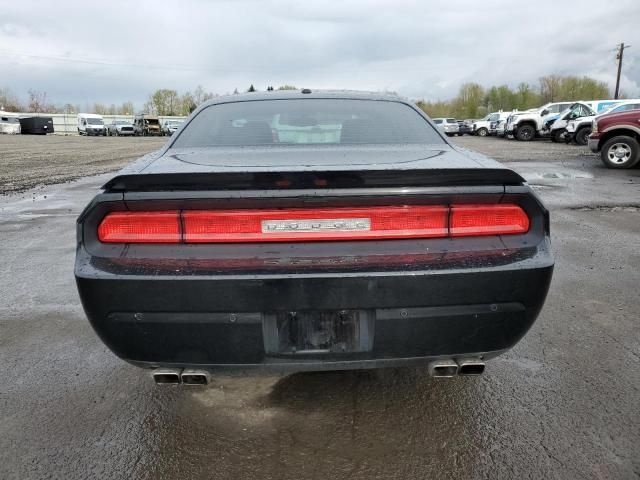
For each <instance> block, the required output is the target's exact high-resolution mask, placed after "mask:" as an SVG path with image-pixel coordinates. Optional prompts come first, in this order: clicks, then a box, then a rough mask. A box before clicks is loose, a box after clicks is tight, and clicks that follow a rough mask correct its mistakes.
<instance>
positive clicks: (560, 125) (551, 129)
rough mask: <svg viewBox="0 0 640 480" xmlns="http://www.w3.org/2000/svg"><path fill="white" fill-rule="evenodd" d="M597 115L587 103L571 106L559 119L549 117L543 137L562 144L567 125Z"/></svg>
mask: <svg viewBox="0 0 640 480" xmlns="http://www.w3.org/2000/svg"><path fill="white" fill-rule="evenodd" d="M593 115H595V112H594V111H593V110H592V108H591V107H590V106H589V104H588V103H586V102H576V103H573V104H571V106H569V108H567V109H566V110H563V111H562V112H561V113H560V115H558V116H557V117H552V116H551V115H549V116H548V117H547V120H546V121H545V123H544V125H543V127H542V131H541V135H542V136H548V137H549V138H551V141H553V142H556V143H557V142H561V141H563V140H564V137H565V132H566V131H567V124H568V123H569V122H570V121H572V120H576V119H578V118H584V117H589V116H593Z"/></svg>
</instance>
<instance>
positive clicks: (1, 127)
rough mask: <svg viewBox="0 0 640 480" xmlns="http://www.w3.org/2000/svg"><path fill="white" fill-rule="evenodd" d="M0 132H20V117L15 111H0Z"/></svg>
mask: <svg viewBox="0 0 640 480" xmlns="http://www.w3.org/2000/svg"><path fill="white" fill-rule="evenodd" d="M0 133H7V134H10V135H15V134H18V133H20V117H19V116H18V114H17V113H11V112H3V111H0Z"/></svg>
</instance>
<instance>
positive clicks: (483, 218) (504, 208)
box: [449, 205, 529, 237]
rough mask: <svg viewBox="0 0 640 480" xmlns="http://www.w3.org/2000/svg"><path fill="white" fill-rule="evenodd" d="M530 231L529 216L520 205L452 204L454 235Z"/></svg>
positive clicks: (451, 224) (451, 229)
mask: <svg viewBox="0 0 640 480" xmlns="http://www.w3.org/2000/svg"><path fill="white" fill-rule="evenodd" d="M528 231H529V217H528V216H527V214H526V213H525V212H524V210H522V208H520V207H519V206H518V205H452V206H451V220H450V224H449V234H450V235H451V236H452V237H463V236H480V235H505V234H514V233H526V232H528Z"/></svg>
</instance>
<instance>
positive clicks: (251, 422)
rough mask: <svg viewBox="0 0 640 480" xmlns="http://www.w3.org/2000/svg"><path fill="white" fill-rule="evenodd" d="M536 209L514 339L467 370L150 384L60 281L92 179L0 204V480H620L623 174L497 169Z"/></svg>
mask: <svg viewBox="0 0 640 480" xmlns="http://www.w3.org/2000/svg"><path fill="white" fill-rule="evenodd" d="M510 166H512V167H513V168H514V169H516V170H517V171H519V172H521V173H522V174H523V175H524V176H525V177H526V178H527V179H528V180H529V181H530V182H531V183H532V184H533V185H534V186H535V188H536V190H537V191H538V193H539V194H540V195H541V196H542V197H543V199H544V200H545V201H546V203H547V205H548V206H549V207H550V208H551V211H552V231H553V247H554V251H555V254H556V262H557V265H556V270H555V274H554V279H553V283H552V286H551V290H550V294H549V298H548V301H547V304H546V306H545V308H544V310H543V311H542V313H541V315H540V317H539V319H538V321H537V322H536V324H535V325H534V327H533V328H532V330H531V331H530V332H529V333H528V334H527V336H526V337H525V338H524V339H523V340H522V341H521V342H520V343H519V344H518V345H517V346H516V347H515V348H514V349H513V350H512V351H510V352H508V353H507V354H505V355H503V356H501V357H499V358H497V359H495V360H493V361H491V362H489V363H488V366H487V371H486V374H485V375H484V376H482V377H478V378H470V377H467V378H455V379H451V380H444V379H442V380H436V379H431V378H429V377H428V375H427V372H426V369H418V368H410V369H388V370H378V371H358V372H337V373H306V374H297V375H291V376H273V377H271V376H240V377H216V378H215V379H214V383H213V385H212V386H211V387H208V388H200V387H194V388H186V387H183V388H171V387H170V388H159V387H156V386H155V385H154V384H153V383H152V381H151V380H150V378H149V375H148V372H145V371H143V370H140V369H137V368H135V367H133V366H130V365H128V364H125V363H124V362H122V361H120V360H119V359H117V358H116V357H115V356H113V355H112V354H111V353H110V352H109V351H108V350H107V348H106V347H105V346H104V345H103V344H102V343H101V342H100V341H99V339H98V338H97V337H96V335H95V334H94V332H93V331H92V330H91V328H90V326H89V324H88V322H87V321H86V319H85V317H84V314H83V312H82V308H81V306H80V304H79V300H78V297H77V294H76V290H75V285H74V281H73V256H74V248H75V245H74V241H75V230H74V222H75V218H76V216H77V214H78V213H79V212H80V210H81V209H82V207H83V206H84V205H85V203H86V202H87V201H88V200H89V198H90V197H91V196H92V195H93V194H94V193H95V190H96V188H97V187H98V186H99V185H100V184H101V183H102V182H103V181H104V179H105V178H106V177H104V176H102V177H89V178H85V179H82V180H79V181H77V182H74V183H70V184H66V185H52V186H48V187H45V188H41V189H38V190H36V191H28V192H25V193H22V194H19V195H14V196H5V197H0V255H1V258H2V263H3V274H2V277H1V280H0V362H1V364H2V365H3V367H4V369H3V371H4V376H5V378H4V381H3V382H2V383H1V384H0V478H2V479H13V478H15V479H30V478H65V479H73V478H101V479H103V478H148V479H163V478H167V479H169V478H214V479H218V478H220V479H223V478H224V479H227V478H237V479H240V478H251V479H255V478H269V479H289V478H291V479H307V478H311V479H326V478H353V479H365V478H366V479H371V478H384V479H389V478H398V479H408V478H508V479H513V478H535V479H538V478H545V479H552V478H558V479H572V478H576V479H577V478H595V479H609V478H616V479H618V478H638V477H640V413H639V412H640V329H639V328H638V322H639V319H640V297H639V295H638V291H639V288H640V248H639V247H640V169H636V170H630V171H610V170H606V169H604V168H602V167H601V164H600V163H599V162H598V161H597V160H596V159H594V158H577V159H576V158H570V159H566V160H562V161H560V160H558V161H529V162H527V161H520V162H517V163H513V164H510Z"/></svg>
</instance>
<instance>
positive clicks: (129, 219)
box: [98, 211, 180, 243]
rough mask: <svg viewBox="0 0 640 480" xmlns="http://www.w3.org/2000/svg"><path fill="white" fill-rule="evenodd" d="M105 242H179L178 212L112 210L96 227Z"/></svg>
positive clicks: (99, 237) (101, 239)
mask: <svg viewBox="0 0 640 480" xmlns="http://www.w3.org/2000/svg"><path fill="white" fill-rule="evenodd" d="M98 239H99V240H100V241H101V242H105V243H179V242H180V212H178V211H171V212H113V213H109V214H108V215H107V216H106V217H104V220H102V223H100V226H99V227H98Z"/></svg>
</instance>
